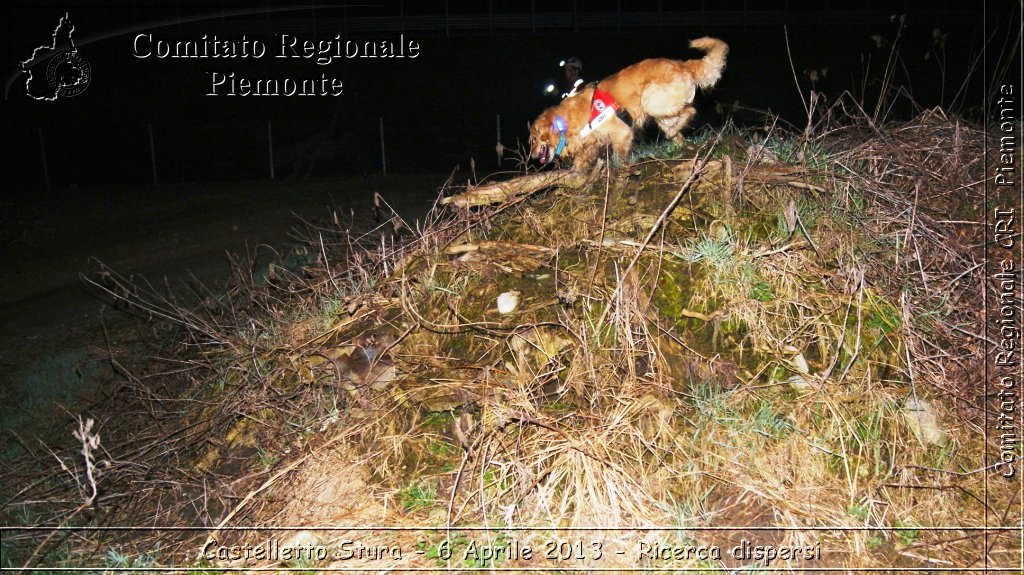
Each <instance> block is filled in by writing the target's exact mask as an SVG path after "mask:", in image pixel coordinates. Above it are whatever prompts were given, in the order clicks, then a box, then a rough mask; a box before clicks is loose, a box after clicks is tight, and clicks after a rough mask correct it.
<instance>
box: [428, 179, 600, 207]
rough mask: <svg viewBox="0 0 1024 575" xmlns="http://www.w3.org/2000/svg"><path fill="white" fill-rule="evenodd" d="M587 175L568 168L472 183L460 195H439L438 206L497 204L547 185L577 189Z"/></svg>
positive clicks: (534, 191) (537, 190)
mask: <svg viewBox="0 0 1024 575" xmlns="http://www.w3.org/2000/svg"><path fill="white" fill-rule="evenodd" d="M587 177H588V176H587V174H584V173H582V172H575V171H571V170H553V171H549V172H534V173H532V174H527V175H525V176H520V177H518V178H513V179H511V180H506V181H504V182H495V183H493V184H486V185H483V186H474V187H472V188H469V189H468V190H467V191H465V192H463V193H461V194H455V195H454V196H448V197H447V198H442V199H441V205H449V204H450V205H452V206H455V207H458V208H470V207H474V206H486V205H490V204H497V203H500V202H505V201H508V200H513V199H516V198H520V197H524V196H528V195H530V194H533V193H536V192H539V191H541V190H544V189H547V188H551V187H559V188H578V187H580V186H582V185H583V184H585V183H586V181H587Z"/></svg>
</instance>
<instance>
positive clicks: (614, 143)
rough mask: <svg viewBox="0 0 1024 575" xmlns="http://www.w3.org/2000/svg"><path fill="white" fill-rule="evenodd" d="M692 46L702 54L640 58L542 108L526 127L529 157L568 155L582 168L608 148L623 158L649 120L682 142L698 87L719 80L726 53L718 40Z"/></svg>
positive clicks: (726, 47) (543, 159) (546, 158)
mask: <svg viewBox="0 0 1024 575" xmlns="http://www.w3.org/2000/svg"><path fill="white" fill-rule="evenodd" d="M690 46H691V47H692V48H697V49H699V50H703V51H704V52H705V53H706V55H705V56H704V58H702V59H700V60H685V61H682V60H670V59H667V58H656V59H652V60H643V61H642V62H637V63H636V64H633V65H631V66H628V67H626V68H624V69H622V70H620V71H619V72H617V73H615V74H613V75H611V76H609V77H607V78H605V79H604V80H601V81H600V82H597V83H596V85H594V84H592V85H589V86H587V87H586V88H585V89H584V90H582V91H581V92H579V93H578V94H576V95H575V96H570V97H568V98H566V99H565V100H562V103H561V104H559V105H557V106H552V107H551V108H548V109H547V110H545V111H544V112H543V113H542V114H541V115H540V116H539V117H538V118H537V119H536V120H534V122H533V124H532V125H531V126H530V157H531V158H533V159H535V160H537V161H539V162H540V163H541V164H546V163H547V162H550V161H552V160H554V159H556V158H565V159H571V160H572V162H573V168H575V169H581V168H583V167H586V166H588V165H590V164H592V163H593V162H594V160H596V159H597V157H598V155H599V154H600V152H601V150H603V149H604V148H605V147H607V146H611V148H612V151H613V152H614V153H615V155H616V156H618V157H619V158H622V159H625V158H626V157H627V156H628V155H629V151H630V150H631V149H632V147H633V135H634V132H635V131H639V130H641V129H643V127H644V126H645V125H646V124H647V123H648V122H650V121H652V120H653V121H654V122H655V123H656V124H657V125H658V128H660V129H661V131H662V133H663V134H665V137H666V138H669V139H672V140H675V141H677V142H681V141H682V135H681V132H682V130H683V128H684V127H686V124H687V123H688V122H689V121H690V119H691V118H693V116H694V114H696V113H697V110H696V108H694V106H693V98H694V96H695V95H696V93H697V88H698V87H700V88H704V89H708V88H711V87H712V86H714V85H715V84H716V83H718V80H719V79H720V78H721V77H722V71H723V70H724V69H725V58H726V55H728V53H729V45H728V44H726V43H725V42H722V41H721V40H718V39H717V38H698V39H697V40H693V41H691V42H690Z"/></svg>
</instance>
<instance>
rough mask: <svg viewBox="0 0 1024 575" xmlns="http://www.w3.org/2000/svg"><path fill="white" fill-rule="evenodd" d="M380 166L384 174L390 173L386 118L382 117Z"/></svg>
mask: <svg viewBox="0 0 1024 575" xmlns="http://www.w3.org/2000/svg"><path fill="white" fill-rule="evenodd" d="M380 166H381V169H382V170H384V175H385V176H386V175H388V158H387V155H386V154H385V152H384V118H380Z"/></svg>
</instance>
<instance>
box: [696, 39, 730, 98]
mask: <svg viewBox="0 0 1024 575" xmlns="http://www.w3.org/2000/svg"><path fill="white" fill-rule="evenodd" d="M690 47H691V48H696V49H698V50H703V51H704V52H707V55H706V56H704V58H703V59H702V60H701V61H700V62H701V66H700V67H699V69H697V70H696V71H695V73H694V77H695V79H696V80H697V85H698V86H700V87H701V88H704V89H707V88H710V87H712V86H714V85H715V84H717V83H718V80H719V79H720V78H721V77H722V70H724V69H725V57H726V56H727V55H728V54H729V45H728V44H726V43H725V42H722V41H721V40H719V39H718V38H711V37H709V36H705V37H703V38H697V39H696V40H691V41H690Z"/></svg>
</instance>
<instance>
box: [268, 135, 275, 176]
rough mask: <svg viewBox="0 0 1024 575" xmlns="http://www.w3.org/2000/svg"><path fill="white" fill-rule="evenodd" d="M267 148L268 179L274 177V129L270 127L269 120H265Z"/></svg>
mask: <svg viewBox="0 0 1024 575" xmlns="http://www.w3.org/2000/svg"><path fill="white" fill-rule="evenodd" d="M267 148H268V152H269V153H270V179H271V181H273V179H274V129H273V128H272V127H271V123H270V120H267Z"/></svg>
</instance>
